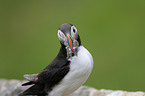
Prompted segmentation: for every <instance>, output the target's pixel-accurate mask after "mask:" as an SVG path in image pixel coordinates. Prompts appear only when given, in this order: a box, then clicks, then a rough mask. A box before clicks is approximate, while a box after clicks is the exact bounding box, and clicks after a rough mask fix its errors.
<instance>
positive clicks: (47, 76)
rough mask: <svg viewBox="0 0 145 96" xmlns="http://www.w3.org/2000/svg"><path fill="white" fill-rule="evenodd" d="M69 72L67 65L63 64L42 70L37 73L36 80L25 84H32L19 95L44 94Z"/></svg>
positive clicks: (40, 95) (44, 95)
mask: <svg viewBox="0 0 145 96" xmlns="http://www.w3.org/2000/svg"><path fill="white" fill-rule="evenodd" d="M68 72H69V66H64V67H62V68H52V69H49V70H48V69H47V70H43V71H42V72H40V73H39V75H38V80H37V81H36V82H32V81H29V82H27V83H25V84H23V86H25V85H30V84H34V85H33V86H31V87H30V88H28V89H27V90H26V91H24V92H23V93H21V94H20V95H19V96H25V95H38V96H46V94H47V92H46V91H47V90H50V89H51V88H52V87H53V86H55V85H56V84H58V83H59V82H60V81H61V80H62V79H63V77H64V76H65V75H66V74H67V73H68Z"/></svg>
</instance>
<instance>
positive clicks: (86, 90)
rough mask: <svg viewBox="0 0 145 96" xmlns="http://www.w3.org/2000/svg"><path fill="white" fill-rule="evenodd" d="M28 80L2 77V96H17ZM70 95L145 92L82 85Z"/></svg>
mask: <svg viewBox="0 0 145 96" xmlns="http://www.w3.org/2000/svg"><path fill="white" fill-rule="evenodd" d="M24 82H26V81H19V80H6V79H0V96H17V95H18V94H19V93H21V92H23V91H24V90H26V89H27V88H28V87H30V86H25V87H22V86H21V84H22V83H24ZM69 96H145V92H127V91H120V90H118V91H113V90H105V89H101V90H97V89H95V88H91V87H87V86H81V87H80V88H79V89H78V90H76V91H75V92H74V93H72V94H71V95H69Z"/></svg>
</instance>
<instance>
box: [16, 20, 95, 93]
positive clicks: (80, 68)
mask: <svg viewBox="0 0 145 96" xmlns="http://www.w3.org/2000/svg"><path fill="white" fill-rule="evenodd" d="M57 34H58V38H59V41H60V44H61V48H60V51H59V53H58V54H57V56H56V57H55V59H54V60H53V61H52V62H51V63H50V64H49V65H48V66H47V67H46V68H45V69H43V70H42V71H41V72H40V73H39V74H32V75H24V78H25V79H26V80H28V82H26V83H24V84H22V86H26V85H32V86H31V87H29V88H28V89H27V90H25V91H24V92H22V93H20V94H19V95H18V96H30V95H31V96H68V95H69V94H71V93H73V92H74V91H75V90H77V89H78V88H79V87H80V86H81V85H82V84H84V83H85V81H86V80H87V79H88V77H89V75H90V73H91V71H92V69H93V63H94V62H93V58H92V55H91V54H90V52H89V51H88V50H87V49H86V48H85V47H84V46H83V45H82V43H81V39H80V36H79V35H78V32H77V29H76V27H75V26H74V25H72V24H70V23H64V24H62V25H61V26H60V27H59V29H58V33H57Z"/></svg>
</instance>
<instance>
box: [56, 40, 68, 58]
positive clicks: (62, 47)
mask: <svg viewBox="0 0 145 96" xmlns="http://www.w3.org/2000/svg"><path fill="white" fill-rule="evenodd" d="M60 44H61V43H60ZM57 56H59V57H66V58H67V51H66V48H65V46H64V45H63V44H61V48H60V50H59V53H58V55H57Z"/></svg>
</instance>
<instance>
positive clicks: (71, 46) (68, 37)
mask: <svg viewBox="0 0 145 96" xmlns="http://www.w3.org/2000/svg"><path fill="white" fill-rule="evenodd" d="M67 42H68V44H69V46H70V48H71V50H72V51H73V40H72V38H71V36H70V34H67Z"/></svg>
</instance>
